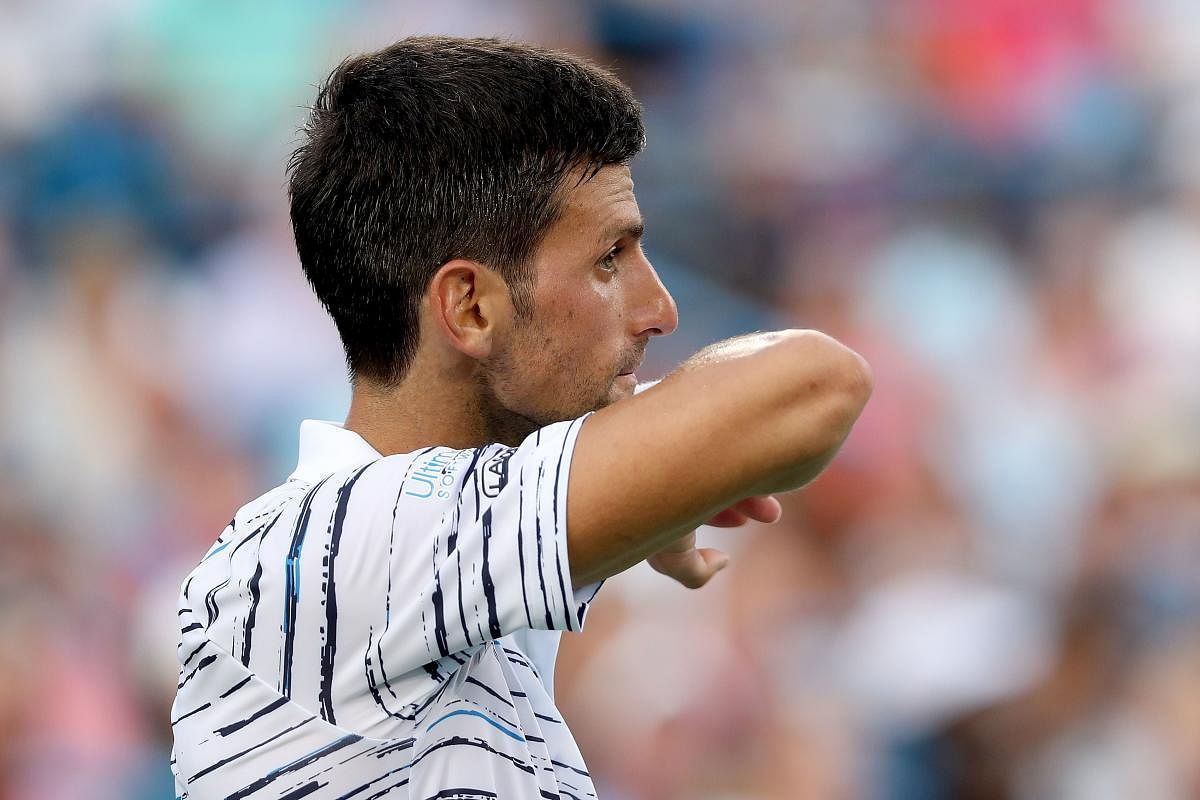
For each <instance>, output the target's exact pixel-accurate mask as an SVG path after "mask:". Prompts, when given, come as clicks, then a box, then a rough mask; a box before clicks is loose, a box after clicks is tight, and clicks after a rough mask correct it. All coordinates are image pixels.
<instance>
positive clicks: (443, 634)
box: [393, 417, 602, 658]
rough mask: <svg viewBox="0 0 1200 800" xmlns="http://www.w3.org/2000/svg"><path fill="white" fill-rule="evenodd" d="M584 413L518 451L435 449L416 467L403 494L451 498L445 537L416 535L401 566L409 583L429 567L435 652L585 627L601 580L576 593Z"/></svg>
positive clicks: (428, 637) (425, 617)
mask: <svg viewBox="0 0 1200 800" xmlns="http://www.w3.org/2000/svg"><path fill="white" fill-rule="evenodd" d="M584 419H586V417H581V418H579V419H576V420H570V421H566V422H559V423H555V424H553V425H549V426H547V427H545V428H542V429H540V430H538V431H537V432H535V433H534V434H532V435H531V436H529V437H528V438H527V439H525V441H524V442H522V443H521V445H520V446H519V447H515V448H513V447H506V446H503V445H488V446H484V447H480V448H476V449H474V450H463V451H452V450H446V449H444V448H442V449H439V450H434V451H430V452H428V453H426V454H424V455H422V456H419V457H418V458H417V459H416V461H414V464H413V466H412V467H410V470H409V473H408V475H407V476H406V478H405V482H404V486H402V487H401V491H402V493H403V492H405V491H407V492H410V493H412V494H423V493H428V494H430V495H439V496H440V495H444V497H442V498H441V508H442V515H441V517H440V519H439V520H438V524H437V525H436V526H435V527H436V530H437V535H435V536H432V537H428V538H426V539H425V540H424V541H423V542H421V543H420V545H417V543H416V542H413V541H412V540H410V544H409V546H408V547H406V548H404V550H405V552H404V553H403V554H401V557H402V558H404V559H405V563H403V564H399V563H398V564H394V565H393V571H394V574H395V572H396V571H399V572H402V573H404V574H405V575H407V576H408V579H407V580H406V581H405V582H408V583H409V584H410V585H411V581H412V579H413V578H414V577H417V576H414V574H413V560H414V559H415V560H416V561H418V562H423V563H424V564H425V565H428V568H427V569H421V570H420V572H421V573H422V575H421V577H417V580H418V581H419V584H420V589H421V592H420V598H419V603H420V606H421V613H420V618H421V628H422V630H423V632H424V638H425V652H426V653H427V654H428V655H430V656H432V657H433V658H442V657H446V656H448V655H450V654H453V653H456V652H460V651H462V650H465V649H468V648H470V647H472V646H474V645H478V644H482V643H483V642H486V641H490V640H493V639H498V638H500V637H502V636H506V635H508V634H510V633H512V632H514V631H516V630H519V629H522V628H536V629H543V630H564V631H576V630H580V629H582V628H583V623H584V617H585V615H586V613H587V609H588V604H589V603H590V602H591V600H592V598H593V597H594V596H595V595H596V592H597V591H598V590H599V588H600V585H601V583H602V582H601V583H595V584H591V585H589V586H585V587H582V588H580V589H578V590H574V589H573V588H572V579H571V569H570V564H569V562H568V560H567V487H568V485H569V483H570V470H571V457H572V453H573V450H574V446H575V440H576V437H577V436H578V434H579V429H580V427H581V425H582V424H583V421H584ZM410 534H411V532H410ZM423 549H424V553H422V552H421V551H422V550H423Z"/></svg>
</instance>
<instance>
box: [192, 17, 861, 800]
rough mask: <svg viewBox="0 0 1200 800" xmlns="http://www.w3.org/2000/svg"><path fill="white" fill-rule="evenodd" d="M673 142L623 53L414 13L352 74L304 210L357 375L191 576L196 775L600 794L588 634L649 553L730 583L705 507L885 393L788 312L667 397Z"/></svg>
mask: <svg viewBox="0 0 1200 800" xmlns="http://www.w3.org/2000/svg"><path fill="white" fill-rule="evenodd" d="M643 140H644V134H643V127H642V121H641V115H640V108H639V106H638V103H637V102H636V100H635V99H634V98H633V96H632V95H631V93H630V91H629V89H628V88H627V87H626V86H625V85H623V84H622V83H621V82H620V81H619V80H618V79H617V78H615V77H614V76H613V75H612V74H610V73H609V72H606V71H604V70H602V69H600V68H597V67H596V66H593V65H591V64H589V63H587V62H585V61H583V60H581V59H578V58H575V57H573V56H570V55H567V54H564V53H559V52H552V51H548V50H544V49H539V48H536V47H531V46H527V45H521V44H513V43H507V42H500V41H495V40H463V39H449V38H414V39H407V40H404V41H401V42H399V43H398V44H395V45H393V46H391V47H389V48H387V49H385V50H382V51H380V52H377V53H371V54H368V55H362V56H357V57H354V58H351V59H348V60H347V61H345V62H343V63H342V64H341V65H340V66H339V67H338V68H337V69H336V70H334V72H333V73H332V74H331V75H330V77H329V79H328V81H327V82H326V84H325V85H324V87H323V88H322V89H321V90H320V93H319V95H318V98H317V102H316V105H315V107H314V108H313V110H312V114H311V118H310V120H309V122H308V125H307V127H306V129H305V137H304V141H303V143H302V144H301V146H300V147H299V149H298V150H297V151H296V152H295V154H294V156H293V158H292V161H291V164H290V194H291V214H292V222H293V226H294V231H295V237H296V245H297V249H298V251H299V255H300V261H301V264H302V265H303V268H304V272H305V274H306V275H307V277H308V280H309V281H310V282H311V284H312V287H313V289H314V291H315V292H316V295H317V297H318V298H319V299H320V301H321V302H322V303H323V304H324V305H325V307H326V308H327V309H328V310H329V313H330V314H331V315H332V317H333V320H334V322H335V323H336V325H337V328H338V331H339V334H340V336H341V339H342V343H343V345H344V346H345V351H346V358H347V362H348V364H349V370H350V375H351V379H352V385H353V399H352V402H351V407H350V412H349V415H348V417H347V419H346V421H345V423H344V425H338V424H334V423H329V422H314V421H306V422H304V423H303V424H302V425H301V428H300V455H299V463H298V464H297V466H296V470H295V472H293V473H292V475H291V476H290V477H289V478H288V479H287V481H286V482H285V483H283V484H282V485H281V486H279V487H277V488H275V489H272V490H271V491H269V492H267V493H266V494H265V495H263V496H262V497H260V498H258V499H257V500H254V501H252V502H250V503H248V504H247V505H246V506H244V507H243V508H241V509H240V510H239V511H238V512H237V513H236V514H235V515H234V518H233V520H232V521H231V522H230V523H229V526H228V527H227V528H226V529H225V530H224V531H223V532H222V533H221V535H220V537H219V538H218V539H217V541H216V543H215V544H214V545H213V546H212V548H211V549H210V550H209V551H208V553H207V554H206V555H205V556H204V558H203V560H202V561H201V562H200V564H199V566H197V567H196V569H195V570H194V571H193V572H192V573H191V575H190V576H189V577H188V578H187V579H186V581H185V582H184V584H183V587H182V594H181V598H180V608H179V620H180V628H181V631H182V640H181V644H180V647H179V660H180V677H179V690H178V695H177V697H176V701H175V706H174V711H173V720H172V725H173V727H174V734H175V748H174V759H173V762H172V763H173V766H174V770H175V774H176V780H177V789H178V794H179V796H180V797H187V798H195V799H196V800H199V799H200V798H255V799H256V800H257V799H258V798H301V797H307V798H314V799H315V798H322V799H325V798H347V799H348V798H359V799H360V800H367V799H368V798H380V797H388V798H395V799H398V800H404V799H405V798H412V799H413V800H418V799H419V800H434V798H439V799H440V800H452V799H457V800H479V799H482V798H504V800H525V799H526V798H566V799H570V800H579V799H581V798H592V797H595V789H594V787H593V783H592V779H591V777H590V776H589V775H588V771H587V767H586V766H585V765H584V760H583V758H582V757H581V756H580V753H579V750H578V748H577V747H576V744H575V741H574V739H573V738H572V736H571V733H570V730H569V729H568V727H567V725H566V724H565V723H564V721H563V718H562V716H561V714H560V713H559V711H558V709H557V708H556V707H555V703H554V693H553V681H554V662H555V657H556V654H557V650H558V644H559V636H560V633H561V632H562V631H578V630H580V629H582V628H583V624H584V618H585V616H586V613H587V609H588V604H589V603H590V602H591V600H592V599H593V598H594V597H595V595H596V592H597V591H598V590H599V588H600V586H601V584H602V583H603V581H604V579H605V578H607V577H609V576H610V575H615V574H617V573H619V572H621V571H622V570H625V569H627V568H628V567H630V566H632V565H634V564H636V563H638V562H639V561H642V560H648V561H649V563H650V564H651V565H652V566H653V567H654V568H655V569H657V570H658V571H659V572H662V573H664V574H666V575H668V576H670V577H672V578H674V579H675V580H678V581H679V582H680V583H682V584H684V585H685V586H689V587H699V586H702V585H703V584H705V583H706V582H707V581H708V580H709V579H710V578H712V576H713V575H714V574H715V573H716V572H717V571H718V570H720V569H721V568H722V567H724V566H725V564H726V562H727V560H728V559H727V557H726V556H725V555H724V554H723V553H720V552H718V551H715V550H711V549H704V548H699V549H698V548H697V547H696V546H695V537H694V533H693V531H694V529H695V528H696V526H698V525H700V524H703V523H705V522H706V521H712V522H715V523H717V524H725V525H736V524H738V523H741V522H745V521H746V520H747V519H758V520H763V521H772V520H774V519H776V518H777V517H778V515H779V513H780V510H779V505H778V502H777V501H776V500H775V499H774V498H773V497H771V496H770V495H772V493H776V492H783V491H788V490H791V489H795V488H796V487H799V486H801V485H803V484H804V483H806V482H807V481H809V480H810V479H812V478H813V477H814V476H815V475H816V474H817V473H818V472H820V470H821V469H822V468H823V467H824V466H825V464H827V463H828V462H829V460H830V458H832V457H833V455H834V453H835V451H836V450H837V449H838V447H839V445H840V444H841V442H842V441H843V439H844V438H845V437H846V435H847V433H848V432H849V430H850V427H851V425H852V424H853V422H854V420H855V419H856V417H857V416H858V414H859V412H860V411H861V409H862V407H863V405H864V403H865V402H866V400H867V397H868V395H869V393H870V377H869V373H868V369H867V367H866V365H865V364H864V362H863V360H862V359H861V358H859V357H858V356H857V355H856V354H855V353H853V352H852V351H850V350H849V349H847V348H846V347H844V346H842V345H840V344H839V343H837V342H836V341H834V340H833V339H831V338H829V337H827V336H824V335H822V334H820V333H816V332H813V331H800V330H788V331H779V332H773V333H760V334H754V335H750V336H745V337H741V338H738V339H734V340H731V341H727V342H722V343H719V344H716V345H713V346H711V347H709V348H707V349H705V350H703V351H702V352H700V353H698V354H696V355H695V356H694V357H692V358H690V359H689V360H688V361H687V362H686V363H684V364H683V366H681V367H680V368H679V369H678V370H677V371H675V372H674V373H672V374H670V375H668V376H667V377H666V378H665V379H664V380H663V381H661V382H660V383H658V384H657V385H654V386H653V387H652V388H649V389H647V390H646V391H644V392H640V393H636V396H635V383H636V378H635V370H637V369H638V366H639V365H640V364H641V361H642V357H643V355H644V353H645V349H646V345H647V342H648V341H649V340H650V339H651V338H652V337H654V336H660V335H664V334H669V333H671V331H672V330H674V328H675V327H676V323H677V313H676V308H675V303H674V301H673V300H672V298H671V296H670V294H668V292H667V290H666V289H665V288H664V287H663V285H662V283H661V282H660V281H659V279H658V276H657V275H656V274H655V272H654V269H653V268H652V267H651V265H650V263H649V262H648V261H647V260H646V257H645V255H644V254H643V252H642V249H641V246H640V240H641V236H642V226H643V223H642V218H641V215H640V213H639V211H638V205H637V202H636V200H635V199H634V192H633V181H632V180H631V178H630V171H629V164H630V160H631V159H632V158H633V157H634V156H635V155H636V154H637V153H638V151H639V150H640V149H641V147H642V144H643ZM614 677H615V676H614ZM630 679H635V678H634V676H630ZM617 733H619V732H617V731H614V734H617Z"/></svg>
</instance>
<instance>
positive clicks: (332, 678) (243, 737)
mask: <svg viewBox="0 0 1200 800" xmlns="http://www.w3.org/2000/svg"><path fill="white" fill-rule="evenodd" d="M582 421H583V420H582V419H578V420H573V421H567V422H560V423H556V424H554V425H550V426H548V427H545V428H543V429H541V430H539V431H538V432H536V433H535V434H533V435H532V436H530V437H529V438H528V439H526V440H525V441H524V442H523V443H522V444H521V446H520V447H517V448H511V447H505V446H502V445H487V446H484V447H479V448H475V449H471V450H452V449H449V448H446V447H434V448H428V449H425V450H421V451H418V452H414V453H406V454H403V455H394V456H387V457H383V456H381V455H380V454H379V453H378V452H376V451H375V450H374V449H372V448H371V446H370V445H368V444H367V442H366V441H364V440H363V439H362V438H360V437H359V436H358V435H357V434H355V433H352V432H350V431H347V430H344V429H343V428H341V427H340V426H338V425H335V424H332V423H324V422H314V421H311V420H308V421H305V422H304V423H303V424H302V426H301V429H300V462H299V465H298V466H297V468H296V471H295V472H294V473H293V474H292V476H291V477H290V478H289V479H288V481H287V482H286V483H285V484H283V485H282V486H279V487H277V488H275V489H273V490H271V491H270V492H268V493H267V494H265V495H263V496H262V497H260V498H258V499H257V500H254V501H253V502H251V503H249V504H248V505H246V506H244V507H243V508H242V509H241V510H239V511H238V512H237V514H236V515H235V516H234V518H233V520H232V522H230V524H229V525H228V527H226V528H225V530H224V531H223V532H222V533H221V536H220V537H219V538H218V539H217V541H216V543H215V544H214V545H213V546H212V547H211V548H210V549H209V551H208V553H207V554H206V555H205V556H204V558H203V560H202V561H201V562H200V564H199V566H197V567H196V569H195V570H193V571H192V573H191V574H190V575H189V576H188V577H187V578H186V579H185V581H184V583H183V587H182V593H181V596H180V608H179V622H180V630H181V635H182V638H181V641H180V645H179V663H180V673H179V689H178V693H177V695H176V698H175V705H174V708H173V711H172V723H171V724H172V728H173V730H174V736H175V747H174V752H173V758H172V767H173V769H174V772H175V779H176V791H177V794H178V795H179V796H180V797H182V798H192V800H205V799H206V798H251V800H265V799H266V798H275V799H276V800H281V799H282V798H289V800H290V799H292V798H301V797H304V798H312V800H332V799H333V798H340V799H345V800H350V799H351V798H354V799H355V800H368V799H369V798H380V797H385V796H386V797H387V798H390V799H392V800H408V798H412V799H413V800H434V798H438V799H439V800H454V799H456V798H457V799H458V800H476V799H479V798H511V799H513V800H517V799H521V800H523V798H564V800H576V799H582V798H594V797H595V790H594V788H593V785H592V781H591V779H590V777H589V776H588V773H587V769H586V768H585V766H584V763H583V759H582V758H581V757H580V755H579V749H578V747H577V746H576V744H575V741H574V738H573V737H572V736H571V733H570V731H569V730H568V728H567V726H566V725H565V724H564V722H563V719H562V716H561V715H560V714H559V712H558V709H557V708H556V707H555V704H554V694H553V682H554V661H555V658H556V656H557V653H558V643H559V636H560V632H561V631H564V630H567V631H570V630H579V629H581V628H582V627H583V621H584V615H585V613H586V611H587V607H588V603H589V602H590V601H591V599H592V597H593V596H594V595H595V593H596V591H597V590H598V589H599V584H594V585H592V586H588V587H585V588H583V589H580V590H578V591H573V590H572V588H571V575H570V571H569V567H568V563H567V540H566V497H567V482H568V472H569V469H570V464H571V453H572V449H573V448H574V444H575V438H576V436H577V435H578V432H579V427H580V425H581V424H582Z"/></svg>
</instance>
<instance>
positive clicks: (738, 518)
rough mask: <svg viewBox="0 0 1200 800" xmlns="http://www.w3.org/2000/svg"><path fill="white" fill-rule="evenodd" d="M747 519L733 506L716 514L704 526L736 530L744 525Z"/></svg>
mask: <svg viewBox="0 0 1200 800" xmlns="http://www.w3.org/2000/svg"><path fill="white" fill-rule="evenodd" d="M749 519H750V518H749V517H747V516H746V515H745V514H743V513H742V512H741V510H739V509H738V507H737V506H734V507H732V508H727V509H725V510H724V511H719V512H717V514H716V515H714V516H713V517H712V518H711V519H709V521H708V522H706V523H704V524H705V525H711V526H712V527H714V528H737V527H740V526H742V525H745V524H746V523H747V522H748V521H749Z"/></svg>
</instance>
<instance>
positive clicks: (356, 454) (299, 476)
mask: <svg viewBox="0 0 1200 800" xmlns="http://www.w3.org/2000/svg"><path fill="white" fill-rule="evenodd" d="M382 457H383V456H382V455H380V453H379V452H378V451H377V450H376V449H375V448H374V447H371V445H369V444H367V440H366V439H364V438H362V437H361V436H359V435H358V434H357V433H355V432H354V431H348V430H346V429H345V428H343V427H342V426H341V425H339V424H338V423H336V422H324V421H322V420H316V419H306V420H304V421H303V422H301V423H300V458H299V459H298V461H297V463H296V471H295V472H293V473H292V474H291V476H290V477H289V478H288V480H301V481H317V480H320V479H321V478H324V477H326V476H328V475H332V474H333V473H335V472H337V471H338V470H340V469H344V468H346V467H354V466H358V465H359V464H367V463H369V462H371V461H375V460H376V459H378V458H382Z"/></svg>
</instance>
